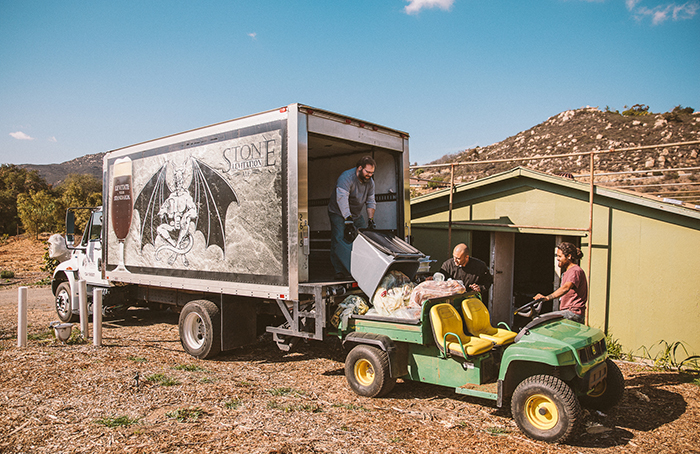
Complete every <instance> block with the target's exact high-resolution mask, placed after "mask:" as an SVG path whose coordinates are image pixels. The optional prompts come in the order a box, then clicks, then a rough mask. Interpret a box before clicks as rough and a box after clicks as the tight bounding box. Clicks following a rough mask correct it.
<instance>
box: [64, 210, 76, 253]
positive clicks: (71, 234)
mask: <svg viewBox="0 0 700 454" xmlns="http://www.w3.org/2000/svg"><path fill="white" fill-rule="evenodd" d="M66 243H68V244H69V245H71V246H72V245H73V244H74V243H75V213H74V212H73V211H72V210H68V211H66Z"/></svg>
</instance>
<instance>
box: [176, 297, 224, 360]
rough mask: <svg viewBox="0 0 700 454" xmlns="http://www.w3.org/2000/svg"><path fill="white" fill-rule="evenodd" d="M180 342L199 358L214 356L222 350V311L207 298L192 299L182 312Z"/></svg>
mask: <svg viewBox="0 0 700 454" xmlns="http://www.w3.org/2000/svg"><path fill="white" fill-rule="evenodd" d="M178 325H179V331H180V343H181V344H182V348H183V349H185V351H186V352H187V353H189V354H190V355H192V356H194V357H195V358H199V359H207V358H212V357H214V356H216V355H218V354H219V352H220V351H221V312H220V311H219V308H218V307H217V306H216V304H214V303H212V302H211V301H207V300H196V301H190V302H189V303H187V304H186V305H185V307H184V308H183V309H182V312H180V321H179V323H178Z"/></svg>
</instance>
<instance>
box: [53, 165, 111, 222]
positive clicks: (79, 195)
mask: <svg viewBox="0 0 700 454" xmlns="http://www.w3.org/2000/svg"><path fill="white" fill-rule="evenodd" d="M56 190H57V191H58V192H59V194H60V197H59V199H58V201H57V204H56V212H55V214H54V222H55V223H56V225H58V226H63V223H64V222H65V215H66V209H68V208H70V207H96V206H100V205H102V181H100V180H98V179H97V178H95V177H94V176H92V175H86V174H77V173H72V174H70V175H68V176H67V177H66V179H65V180H64V181H63V183H61V184H60V185H59V186H58V187H57V188H56ZM89 216H90V214H89V213H88V212H87V211H78V212H77V213H76V229H77V230H78V231H80V230H82V227H83V226H84V225H85V224H86V223H87V220H88V218H89Z"/></svg>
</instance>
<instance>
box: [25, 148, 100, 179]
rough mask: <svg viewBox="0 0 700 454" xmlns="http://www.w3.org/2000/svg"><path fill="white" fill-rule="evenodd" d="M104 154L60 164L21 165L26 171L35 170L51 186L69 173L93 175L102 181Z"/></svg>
mask: <svg viewBox="0 0 700 454" xmlns="http://www.w3.org/2000/svg"><path fill="white" fill-rule="evenodd" d="M104 155H105V154H104V153H95V154H88V155H85V156H81V157H79V158H75V159H71V160H70V161H66V162H62V163H60V164H42V165H37V164H22V165H21V166H20V167H24V168H25V169H27V170H37V171H38V172H39V175H41V176H42V178H44V180H46V182H47V183H49V184H50V185H52V186H56V185H58V184H61V182H63V179H64V178H65V177H66V176H67V175H70V174H71V173H78V174H88V175H94V176H95V177H97V178H98V179H99V180H102V157H103V156H104Z"/></svg>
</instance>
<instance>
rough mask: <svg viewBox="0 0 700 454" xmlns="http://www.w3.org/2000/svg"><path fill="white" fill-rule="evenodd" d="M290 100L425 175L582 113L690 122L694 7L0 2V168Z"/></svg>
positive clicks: (567, 2)
mask: <svg viewBox="0 0 700 454" xmlns="http://www.w3.org/2000/svg"><path fill="white" fill-rule="evenodd" d="M294 102H301V103H304V104H309V105H312V106H315V107H318V108H323V109H328V110H331V111H335V112H338V113H342V114H346V115H350V116H354V117H358V118H360V119H363V120H366V121H370V122H375V123H378V124H382V125H385V126H388V127H392V128H396V129H401V130H404V131H406V132H408V133H409V134H410V136H411V139H410V152H411V162H418V163H421V164H423V163H427V162H429V161H431V160H434V159H437V158H439V157H441V156H443V155H445V154H448V153H455V152H458V151H461V150H464V149H466V148H470V147H473V146H476V145H480V146H485V145H490V144H492V143H494V142H498V141H500V140H503V139H505V138H507V137H509V136H512V135H514V134H517V133H518V132H520V131H523V130H525V129H528V128H530V127H532V126H534V125H536V124H538V123H541V122H542V121H545V120H546V119H547V118H548V117H550V116H552V115H556V114H558V113H560V112H562V111H564V110H568V109H575V108H579V107H583V106H587V105H590V106H599V107H600V108H601V109H603V108H605V106H610V107H611V108H613V109H620V110H622V108H623V106H625V105H628V106H631V105H633V104H637V103H642V104H647V105H649V106H650V108H651V110H652V111H654V112H665V111H668V110H670V109H672V108H673V107H674V106H676V105H679V104H680V105H683V106H690V107H693V108H695V109H699V110H700V0H689V1H684V0H681V1H678V2H671V1H667V0H660V1H657V0H532V1H522V0H510V1H506V0H481V1H476V0H411V1H406V0H382V1H377V0H346V1H342V2H341V1H321V0H317V1H311V0H307V1H293V0H285V1H282V0H280V1H271V0H257V1H255V2H244V1H233V0H230V1H215V0H210V1H207V0H204V1H199V2H191V1H175V0H170V1H148V0H140V1H131V0H124V1H119V2H114V1H102V0H95V1H56V2H54V1H48V0H46V1H31V0H0V163H14V164H20V163H31V164H46V163H55V162H63V161H67V160H70V159H73V158H76V157H78V156H82V155H85V154H90V153H97V152H101V151H108V150H111V149H115V148H120V147H123V146H127V145H131V144H133V143H137V142H141V141H144V140H149V139H154V138H157V137H161V136H165V135H168V134H172V133H176V132H179V131H183V130H187V129H192V128H196V127H200V126H205V125H208V124H212V123H217V122H220V121H224V120H228V119H232V118H237V117H240V116H244V115H249V114H252V113H256V112H261V111H265V110H269V109H274V108H277V107H281V106H283V105H287V104H290V103H294Z"/></svg>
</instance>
